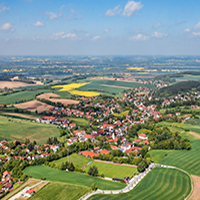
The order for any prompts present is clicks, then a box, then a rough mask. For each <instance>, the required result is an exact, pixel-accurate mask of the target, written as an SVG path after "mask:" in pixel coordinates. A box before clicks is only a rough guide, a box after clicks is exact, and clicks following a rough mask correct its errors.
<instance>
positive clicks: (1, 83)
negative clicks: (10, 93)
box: [0, 81, 36, 89]
mask: <svg viewBox="0 0 200 200" xmlns="http://www.w3.org/2000/svg"><path fill="white" fill-rule="evenodd" d="M35 85H36V84H28V83H24V82H20V81H0V88H1V89H3V88H5V87H7V88H18V87H26V86H35Z"/></svg>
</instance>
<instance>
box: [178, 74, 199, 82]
mask: <svg viewBox="0 0 200 200" xmlns="http://www.w3.org/2000/svg"><path fill="white" fill-rule="evenodd" d="M181 80H187V81H199V80H200V76H198V75H184V77H180V78H176V81H177V82H179V81H181Z"/></svg>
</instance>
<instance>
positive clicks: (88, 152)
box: [79, 151, 99, 158]
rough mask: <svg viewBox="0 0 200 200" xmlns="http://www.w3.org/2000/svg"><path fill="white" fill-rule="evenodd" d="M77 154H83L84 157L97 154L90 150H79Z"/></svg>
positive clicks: (96, 155)
mask: <svg viewBox="0 0 200 200" xmlns="http://www.w3.org/2000/svg"><path fill="white" fill-rule="evenodd" d="M79 155H82V156H85V157H90V158H93V157H98V156H99V154H98V153H94V152H92V151H81V152H79Z"/></svg>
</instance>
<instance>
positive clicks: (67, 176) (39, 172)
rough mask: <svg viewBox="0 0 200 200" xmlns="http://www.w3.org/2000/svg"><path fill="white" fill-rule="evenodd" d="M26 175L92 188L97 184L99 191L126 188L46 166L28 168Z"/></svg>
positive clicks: (85, 175) (122, 185) (118, 184)
mask: <svg viewBox="0 0 200 200" xmlns="http://www.w3.org/2000/svg"><path fill="white" fill-rule="evenodd" d="M24 173H25V174H27V175H28V176H32V177H33V178H37V179H41V178H42V177H45V178H46V179H47V180H50V181H57V182H63V183H70V184H75V185H79V186H86V187H91V184H92V183H96V185H97V186H98V188H99V189H103V190H105V189H106V190H111V189H115V190H116V189H122V188H124V187H125V184H122V183H117V182H112V181H106V180H103V179H101V178H97V177H92V176H89V175H87V174H82V173H78V172H66V171H61V170H57V169H53V168H50V167H47V166H45V165H37V166H31V167H27V168H26V169H25V170H24Z"/></svg>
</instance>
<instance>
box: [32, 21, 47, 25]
mask: <svg viewBox="0 0 200 200" xmlns="http://www.w3.org/2000/svg"><path fill="white" fill-rule="evenodd" d="M44 25H45V24H44V23H42V22H41V21H37V22H36V23H35V24H34V23H33V26H44Z"/></svg>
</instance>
